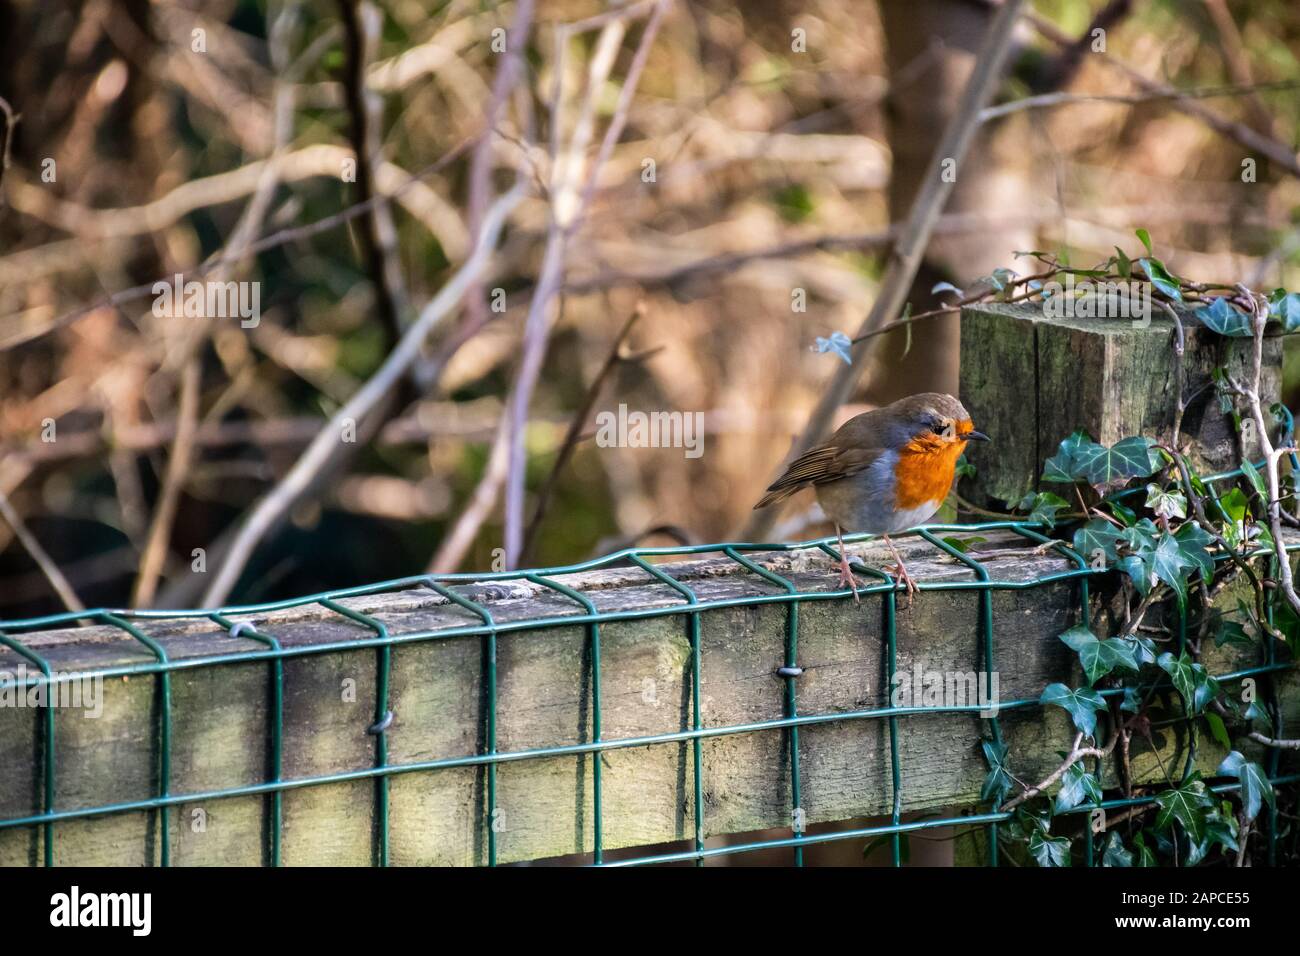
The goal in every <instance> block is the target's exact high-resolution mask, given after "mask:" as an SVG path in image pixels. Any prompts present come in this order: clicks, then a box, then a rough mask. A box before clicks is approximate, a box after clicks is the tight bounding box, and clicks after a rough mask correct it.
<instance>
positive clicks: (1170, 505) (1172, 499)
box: [1146, 483, 1187, 518]
mask: <svg viewBox="0 0 1300 956" xmlns="http://www.w3.org/2000/svg"><path fill="white" fill-rule="evenodd" d="M1146 506H1147V507H1148V508H1150V509H1151V510H1152V511H1154V512H1155V514H1156V517H1157V518H1186V517H1187V498H1186V497H1185V496H1184V495H1183V493H1182V492H1180V491H1165V490H1164V489H1163V488H1161V487H1160V486H1159V485H1157V484H1155V483H1152V484H1149V485H1147V500H1146Z"/></svg>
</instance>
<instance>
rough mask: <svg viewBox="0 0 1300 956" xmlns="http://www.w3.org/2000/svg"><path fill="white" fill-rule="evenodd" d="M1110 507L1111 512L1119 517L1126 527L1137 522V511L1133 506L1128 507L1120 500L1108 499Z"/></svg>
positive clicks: (1107, 502)
mask: <svg viewBox="0 0 1300 956" xmlns="http://www.w3.org/2000/svg"><path fill="white" fill-rule="evenodd" d="M1106 504H1107V505H1108V506H1109V507H1110V511H1111V514H1113V515H1114V516H1115V517H1116V518H1118V519H1119V520H1120V521H1121V522H1122V523H1123V524H1124V526H1125V527H1132V526H1133V525H1135V524H1137V519H1138V518H1137V512H1136V511H1134V510H1133V509H1132V508H1126V507H1124V506H1123V505H1122V504H1120V503H1119V502H1118V501H1109V500H1108V501H1106Z"/></svg>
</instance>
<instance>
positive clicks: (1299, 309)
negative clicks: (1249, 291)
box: [1268, 289, 1300, 332]
mask: <svg viewBox="0 0 1300 956" xmlns="http://www.w3.org/2000/svg"><path fill="white" fill-rule="evenodd" d="M1268 314H1269V318H1273V319H1277V320H1278V321H1279V322H1281V323H1282V331H1283V332H1294V331H1295V330H1296V329H1300V292H1287V291H1286V290H1285V289H1278V290H1277V291H1276V292H1274V293H1273V295H1272V296H1270V297H1269V302H1268Z"/></svg>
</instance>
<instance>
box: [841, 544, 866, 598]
mask: <svg viewBox="0 0 1300 956" xmlns="http://www.w3.org/2000/svg"><path fill="white" fill-rule="evenodd" d="M836 586H837V587H841V588H843V587H850V588H852V589H853V603H854V604H856V605H858V606H859V607H861V606H862V598H860V597H859V596H858V579H857V578H855V577H854V576H853V569H852V568H851V567H849V559H848V558H847V557H846V556H845V555H843V554H841V555H840V580H839V583H838V584H837V585H836Z"/></svg>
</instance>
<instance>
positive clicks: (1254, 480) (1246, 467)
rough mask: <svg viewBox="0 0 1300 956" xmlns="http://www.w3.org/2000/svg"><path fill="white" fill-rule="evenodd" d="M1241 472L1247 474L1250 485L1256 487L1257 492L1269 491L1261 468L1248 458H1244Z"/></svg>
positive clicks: (1265, 492)
mask: <svg viewBox="0 0 1300 956" xmlns="http://www.w3.org/2000/svg"><path fill="white" fill-rule="evenodd" d="M1241 473H1242V474H1243V475H1245V476H1246V479H1247V480H1248V481H1249V482H1250V486H1251V487H1252V488H1254V489H1255V494H1257V495H1266V494H1268V492H1267V491H1266V490H1265V489H1264V479H1263V478H1262V477H1260V474H1259V469H1257V468H1256V467H1255V466H1254V465H1253V464H1251V463H1250V461H1249V460H1247V459H1242V462H1241Z"/></svg>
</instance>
